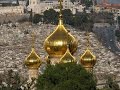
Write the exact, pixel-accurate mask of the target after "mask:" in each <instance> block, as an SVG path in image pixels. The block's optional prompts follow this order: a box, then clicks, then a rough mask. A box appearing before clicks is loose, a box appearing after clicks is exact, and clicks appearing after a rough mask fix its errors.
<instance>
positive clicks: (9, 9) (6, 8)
mask: <svg viewBox="0 0 120 90" xmlns="http://www.w3.org/2000/svg"><path fill="white" fill-rule="evenodd" d="M0 14H24V6H23V5H21V3H20V4H19V1H18V0H0Z"/></svg>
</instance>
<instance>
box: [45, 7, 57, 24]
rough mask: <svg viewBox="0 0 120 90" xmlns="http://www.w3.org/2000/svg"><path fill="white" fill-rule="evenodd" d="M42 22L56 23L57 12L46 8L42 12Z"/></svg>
mask: <svg viewBox="0 0 120 90" xmlns="http://www.w3.org/2000/svg"><path fill="white" fill-rule="evenodd" d="M43 14H44V16H43V18H44V22H45V23H51V24H56V23H57V22H58V12H56V11H55V10H53V9H49V10H46V11H45V12H44V13H43Z"/></svg>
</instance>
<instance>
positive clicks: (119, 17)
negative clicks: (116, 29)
mask: <svg viewBox="0 0 120 90" xmlns="http://www.w3.org/2000/svg"><path fill="white" fill-rule="evenodd" d="M118 23H119V24H120V16H118Z"/></svg>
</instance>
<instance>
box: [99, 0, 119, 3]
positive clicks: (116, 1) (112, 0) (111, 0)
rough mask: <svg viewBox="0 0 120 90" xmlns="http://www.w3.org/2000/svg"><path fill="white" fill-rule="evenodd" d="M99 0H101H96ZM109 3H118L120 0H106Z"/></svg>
mask: <svg viewBox="0 0 120 90" xmlns="http://www.w3.org/2000/svg"><path fill="white" fill-rule="evenodd" d="M98 1H101V0H98ZM108 1H109V2H110V3H120V0H108Z"/></svg>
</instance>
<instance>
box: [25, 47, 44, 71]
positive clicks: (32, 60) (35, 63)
mask: <svg viewBox="0 0 120 90" xmlns="http://www.w3.org/2000/svg"><path fill="white" fill-rule="evenodd" d="M41 63H42V62H41V59H40V57H39V56H38V55H37V54H36V52H35V49H34V48H32V51H31V52H30V54H29V55H28V57H27V58H26V59H25V65H26V66H27V67H28V68H36V69H37V68H39V67H40V65H41Z"/></svg>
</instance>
